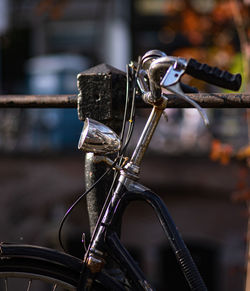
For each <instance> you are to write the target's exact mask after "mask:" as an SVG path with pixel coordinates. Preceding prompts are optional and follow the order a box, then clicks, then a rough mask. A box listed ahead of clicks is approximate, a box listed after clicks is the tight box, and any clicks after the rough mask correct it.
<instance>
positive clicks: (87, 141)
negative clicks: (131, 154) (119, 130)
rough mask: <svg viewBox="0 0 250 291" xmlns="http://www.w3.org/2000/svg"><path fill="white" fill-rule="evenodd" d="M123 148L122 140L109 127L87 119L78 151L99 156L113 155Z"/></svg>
mask: <svg viewBox="0 0 250 291" xmlns="http://www.w3.org/2000/svg"><path fill="white" fill-rule="evenodd" d="M120 148H121V140H120V139H119V137H118V135H117V134H116V133H115V132H114V131H113V130H112V129H110V128H109V127H108V126H106V125H104V124H102V123H100V122H98V121H96V120H93V119H91V118H86V119H85V121H84V126H83V129H82V133H81V136H80V139H79V143H78V149H81V150H83V151H85V152H91V153H95V154H99V155H104V154H112V153H115V152H118V151H119V149H120Z"/></svg>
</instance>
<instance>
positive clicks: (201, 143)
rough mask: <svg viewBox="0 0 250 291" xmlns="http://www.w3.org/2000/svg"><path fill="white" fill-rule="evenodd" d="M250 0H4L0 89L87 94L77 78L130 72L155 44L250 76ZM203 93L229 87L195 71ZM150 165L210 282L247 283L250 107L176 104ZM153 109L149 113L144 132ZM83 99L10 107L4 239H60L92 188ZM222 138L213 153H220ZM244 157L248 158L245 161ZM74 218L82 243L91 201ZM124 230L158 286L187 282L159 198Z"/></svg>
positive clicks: (1, 205)
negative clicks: (102, 67) (73, 104)
mask: <svg viewBox="0 0 250 291" xmlns="http://www.w3.org/2000/svg"><path fill="white" fill-rule="evenodd" d="M249 5H250V1H247V0H244V1H243V0H242V1H237V0H235V1H234V0H228V1H226V0H224V1H222V0H221V1H219V0H209V1H200V0H127V1H122V0H106V1H104V0H91V1H90V0H60V1H58V0H23V1H18V0H0V94H1V95H4V94H46V95H50V94H53V95H55V94H78V91H77V84H76V76H77V74H78V73H79V72H82V71H84V70H86V69H88V68H90V67H92V66H95V65H98V64H100V63H107V64H110V65H112V66H114V67H116V68H118V69H120V70H123V71H125V66H126V64H127V63H129V62H130V60H137V57H138V56H139V55H143V54H144V53H145V52H146V51H147V50H150V49H160V50H163V51H165V52H166V53H167V54H169V55H175V56H182V57H186V58H191V57H193V58H196V59H197V60H199V61H200V62H205V63H208V64H210V65H213V66H218V67H220V68H222V69H226V70H229V71H230V72H232V73H235V72H240V73H242V74H243V86H242V92H247V91H248V86H249V84H248V81H249V69H248V67H249V52H250V49H249V48H250V46H249V41H248V39H249V37H250V30H249V17H248V16H249V11H250V7H249ZM185 82H186V83H188V84H190V85H192V86H196V87H197V88H198V89H199V90H200V91H201V92H228V91H225V90H222V89H220V88H217V87H212V86H210V85H207V84H205V83H204V82H199V81H196V80H193V79H191V78H185ZM166 113H167V114H168V122H167V121H166V120H165V119H164V118H163V119H162V120H161V121H160V125H159V128H158V129H157V132H156V133H155V136H154V138H153V141H152V145H151V147H150V149H149V152H148V153H147V159H146V160H145V162H144V164H143V166H144V167H143V169H142V182H144V183H146V185H147V186H148V187H150V188H152V189H153V190H154V191H156V192H157V193H159V194H160V195H161V197H162V198H163V200H164V201H165V202H166V204H167V206H168V208H169V210H170V213H171V214H172V216H173V218H174V220H175V221H176V223H177V225H178V228H179V229H180V231H181V233H182V234H183V237H184V239H185V240H186V242H187V244H188V246H189V248H190V250H191V252H192V254H193V256H194V258H195V260H196V262H197V264H198V265H199V267H200V269H201V272H202V274H203V276H204V278H205V281H206V283H207V285H208V289H209V290H227V291H228V290H244V289H245V281H246V259H245V257H246V252H247V238H248V235H247V222H248V199H249V197H250V195H249V193H250V191H249V169H248V163H247V158H248V155H249V154H247V153H248V151H247V150H248V143H249V135H248V132H249V130H250V129H249V126H248V120H249V114H248V110H247V109H213V110H212V109H208V110H207V114H208V116H209V118H210V121H211V131H208V130H207V129H206V128H205V127H204V125H203V123H202V121H201V119H200V117H199V115H198V113H197V112H196V111H195V110H193V109H167V110H166ZM147 114H148V112H147V110H142V111H139V112H138V117H137V121H136V125H137V127H136V131H135V135H134V137H133V139H132V143H131V146H132V145H133V144H134V143H135V140H136V134H138V133H139V132H140V130H141V128H142V126H143V122H144V121H145V119H146V116H147ZM81 128H82V122H80V121H79V120H78V117H77V112H76V109H19V108H18V109H3V108H1V109H0V185H1V187H0V189H1V190H0V194H1V195H0V221H1V228H0V240H1V241H11V242H20V243H22V242H25V243H36V244H42V245H45V246H50V247H58V242H57V230H58V225H59V221H60V219H61V218H62V216H63V214H64V212H65V211H66V210H67V208H68V207H69V206H70V205H71V203H72V202H73V201H74V200H75V199H76V198H77V197H78V195H79V194H81V193H82V192H83V191H84V155H83V154H82V153H80V152H78V150H77V143H78V138H79V135H80V132H81ZM211 146H212V151H211ZM236 157H240V158H241V160H239V159H237V158H236ZM81 206H82V207H79V208H78V209H77V210H76V211H75V212H74V214H73V215H72V217H71V218H70V220H69V221H68V223H67V225H66V227H65V241H67V246H68V248H69V250H70V252H71V253H73V254H77V255H80V256H81V254H82V253H83V246H82V245H81V235H82V231H85V232H86V234H87V236H88V216H87V211H86V205H85V202H83V203H82V205H81ZM123 240H124V242H125V243H126V245H127V246H128V248H129V249H130V251H131V252H132V253H133V255H134V256H135V257H136V259H137V260H138V262H139V263H140V265H141V266H142V267H143V269H144V270H145V272H146V273H148V276H149V278H150V280H151V281H152V282H153V283H154V284H155V285H156V286H157V287H158V289H157V290H165V286H169V287H168V288H169V289H170V290H185V289H184V288H185V283H183V281H182V280H181V279H180V276H181V275H180V274H179V273H178V270H177V267H176V265H175V262H174V258H173V256H172V254H171V252H170V249H169V247H168V245H167V242H166V239H165V237H164V234H163V232H162V230H161V229H160V226H159V225H158V224H157V221H156V218H155V216H154V214H153V213H152V211H149V209H148V207H147V206H145V205H141V204H135V205H132V206H131V207H130V208H129V209H128V211H127V214H126V216H125V218H124V225H123Z"/></svg>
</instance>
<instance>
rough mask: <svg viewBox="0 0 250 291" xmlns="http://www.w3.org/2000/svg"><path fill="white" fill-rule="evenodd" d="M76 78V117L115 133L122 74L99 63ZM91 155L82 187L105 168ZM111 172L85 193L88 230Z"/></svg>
mask: <svg viewBox="0 0 250 291" xmlns="http://www.w3.org/2000/svg"><path fill="white" fill-rule="evenodd" d="M77 81H78V89H79V96H78V117H79V119H80V120H82V121H84V120H85V118H86V117H89V118H92V119H95V120H97V121H99V122H102V123H104V124H105V125H107V126H109V127H110V128H112V129H113V130H114V131H115V132H116V133H117V134H119V133H120V131H121V126H122V118H123V108H124V101H125V94H126V75H125V73H124V72H122V71H120V70H118V69H115V68H114V67H112V66H109V65H106V64H101V65H98V66H96V67H93V68H91V69H89V70H87V71H84V72H82V73H80V74H79V75H78V76H77ZM92 158H93V154H92V153H87V154H86V157H85V184H86V189H88V188H90V187H91V185H93V184H94V183H95V181H96V180H97V179H98V178H99V177H100V176H101V175H102V174H103V173H104V172H105V171H106V170H107V167H106V165H105V164H104V163H102V164H98V165H96V164H94V163H93V161H92ZM112 178H113V173H112V172H110V174H109V175H108V176H106V177H105V178H104V180H103V181H102V183H100V184H99V185H97V187H95V188H94V189H93V190H92V191H91V192H90V193H89V194H88V196H87V207H88V215H89V222H90V232H91V233H93V230H94V227H95V224H96V222H97V219H98V216H99V214H100V211H101V209H102V206H103V203H104V201H105V198H106V195H107V192H108V190H109V186H110V184H111V182H112Z"/></svg>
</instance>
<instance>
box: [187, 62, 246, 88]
mask: <svg viewBox="0 0 250 291" xmlns="http://www.w3.org/2000/svg"><path fill="white" fill-rule="evenodd" d="M186 73H187V74H189V75H191V76H192V77H194V78H197V79H199V80H203V81H205V82H208V83H210V84H213V85H216V86H219V87H222V88H225V89H229V90H233V91H238V90H239V89H240V86H241V81H242V79H241V75H240V74H231V73H229V72H227V71H222V70H220V69H218V68H217V67H210V66H209V65H207V64H201V63H199V62H197V61H196V60H195V59H190V60H189V61H188V64H187V68H186Z"/></svg>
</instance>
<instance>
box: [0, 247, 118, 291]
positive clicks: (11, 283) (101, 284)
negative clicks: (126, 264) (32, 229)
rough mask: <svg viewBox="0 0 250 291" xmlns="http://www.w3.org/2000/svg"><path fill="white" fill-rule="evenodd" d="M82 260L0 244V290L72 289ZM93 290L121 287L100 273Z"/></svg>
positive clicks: (42, 290)
mask: <svg viewBox="0 0 250 291" xmlns="http://www.w3.org/2000/svg"><path fill="white" fill-rule="evenodd" d="M81 268H82V261H81V260H80V259H77V258H75V257H72V256H70V255H67V254H64V253H61V252H58V251H55V250H52V249H47V248H43V247H37V246H29V245H12V244H2V245H0V290H4V291H14V290H26V291H32V290H36V291H47V290H49V291H52V290H53V291H60V290H65V291H75V290H76V286H77V283H78V280H79V275H80V271H81ZM93 290H124V288H123V287H122V286H121V285H120V284H119V283H118V282H116V281H115V280H114V279H113V278H111V277H109V276H108V275H107V274H105V273H100V274H98V276H97V277H96V279H95V282H94V284H93Z"/></svg>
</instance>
